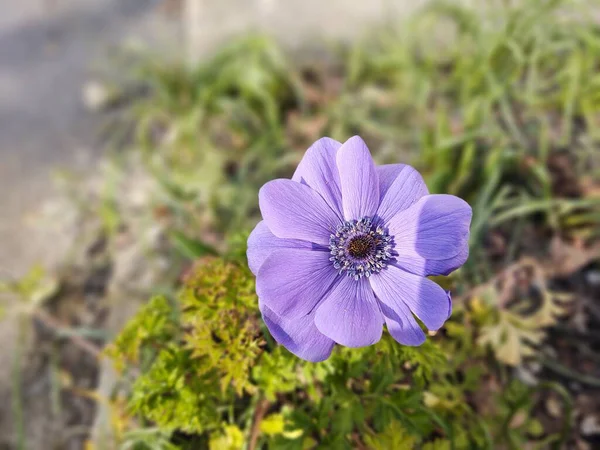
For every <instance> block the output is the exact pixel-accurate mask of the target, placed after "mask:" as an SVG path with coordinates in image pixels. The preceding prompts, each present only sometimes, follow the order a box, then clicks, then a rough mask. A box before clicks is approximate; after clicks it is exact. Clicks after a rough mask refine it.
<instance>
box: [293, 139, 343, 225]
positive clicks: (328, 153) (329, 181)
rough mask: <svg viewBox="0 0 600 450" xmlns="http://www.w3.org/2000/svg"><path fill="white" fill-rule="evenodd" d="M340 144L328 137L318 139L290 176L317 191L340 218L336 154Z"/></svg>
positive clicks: (339, 190)
mask: <svg viewBox="0 0 600 450" xmlns="http://www.w3.org/2000/svg"><path fill="white" fill-rule="evenodd" d="M341 146H342V144H341V143H339V142H338V141H335V140H333V139H331V138H328V137H324V138H321V139H319V140H318V141H317V142H315V143H314V144H313V145H311V146H310V148H309V149H308V150H307V151H306V153H305V154H304V157H303V158H302V161H300V164H299V165H298V168H297V169H296V172H295V173H294V176H293V177H292V180H293V181H296V182H298V183H303V184H306V185H307V186H310V187H311V188H312V189H313V190H315V191H316V192H318V193H319V194H320V195H321V197H323V199H324V200H325V201H326V202H327V204H328V205H329V206H330V207H331V209H333V210H334V212H335V213H336V214H337V215H338V216H339V218H340V219H341V218H342V217H343V214H342V191H341V187H340V175H339V172H338V168H337V164H336V154H337V151H338V149H339V148H340V147H341Z"/></svg>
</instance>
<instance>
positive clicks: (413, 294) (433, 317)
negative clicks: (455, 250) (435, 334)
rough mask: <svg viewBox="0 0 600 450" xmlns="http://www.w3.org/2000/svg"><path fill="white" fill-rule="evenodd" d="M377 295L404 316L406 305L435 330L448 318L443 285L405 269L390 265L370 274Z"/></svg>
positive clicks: (428, 326) (446, 296)
mask: <svg viewBox="0 0 600 450" xmlns="http://www.w3.org/2000/svg"><path fill="white" fill-rule="evenodd" d="M369 281H370V282H371V286H372V287H373V291H375V295H376V296H377V298H378V299H379V300H380V301H381V302H382V303H384V304H385V305H387V306H388V307H389V308H391V309H392V310H394V311H395V312H396V314H398V316H400V317H402V316H403V311H404V308H403V306H408V308H409V309H410V310H411V311H412V312H413V314H415V315H416V316H417V317H418V318H419V319H420V320H421V321H422V322H423V323H424V324H425V326H426V327H427V328H428V329H429V330H432V331H435V330H437V329H439V328H440V327H441V326H442V325H443V324H444V322H445V321H446V319H448V295H447V294H446V291H444V290H443V289H442V288H441V287H440V286H439V285H437V284H436V283H434V282H433V281H431V280H429V279H427V278H423V277H420V276H417V275H413V274H411V273H408V272H405V271H404V270H402V269H400V268H398V267H395V266H388V267H387V268H386V269H384V270H382V271H381V272H379V273H378V274H374V275H372V276H371V278H369Z"/></svg>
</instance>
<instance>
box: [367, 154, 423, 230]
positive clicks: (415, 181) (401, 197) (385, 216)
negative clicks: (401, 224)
mask: <svg viewBox="0 0 600 450" xmlns="http://www.w3.org/2000/svg"><path fill="white" fill-rule="evenodd" d="M390 166H392V167H390ZM384 167H385V169H384ZM377 169H378V173H379V174H380V178H379V190H380V192H382V195H381V203H380V204H379V209H378V210H377V215H378V216H379V217H380V218H381V219H382V220H383V221H384V222H387V221H388V220H390V219H391V218H392V217H394V216H395V215H396V214H397V213H399V212H400V211H403V210H405V209H407V208H409V207H410V206H412V205H413V204H414V203H415V202H416V201H417V200H419V199H420V198H421V197H423V196H424V195H427V194H429V191H428V190H427V186H426V185H425V181H423V177H422V176H421V174H420V173H419V172H417V171H416V170H415V169H413V168H412V167H411V166H407V165H406V164H391V165H389V166H381V167H378V168H377ZM381 174H383V176H381ZM394 174H395V177H394V178H393V179H391V178H392V175H394ZM390 179H391V181H390Z"/></svg>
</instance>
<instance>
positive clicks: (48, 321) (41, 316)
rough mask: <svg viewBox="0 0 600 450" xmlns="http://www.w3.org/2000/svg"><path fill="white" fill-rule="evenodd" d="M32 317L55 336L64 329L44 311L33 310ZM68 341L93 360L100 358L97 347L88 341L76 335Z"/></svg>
mask: <svg viewBox="0 0 600 450" xmlns="http://www.w3.org/2000/svg"><path fill="white" fill-rule="evenodd" d="M33 317H35V318H36V319H37V320H39V321H40V322H42V323H43V324H44V325H45V326H47V327H48V328H50V329H51V330H52V331H54V332H55V333H56V334H58V333H59V332H60V331H61V330H63V329H65V328H66V327H65V326H64V325H63V324H61V323H60V322H59V321H58V320H56V319H55V318H54V317H52V316H51V315H49V314H47V313H45V312H44V311H42V310H40V309H38V310H35V311H34V312H33ZM69 339H70V340H71V342H73V344H75V345H76V346H78V347H79V348H81V349H82V350H84V351H86V352H88V353H89V354H90V355H92V356H93V357H94V358H97V359H99V358H100V349H99V348H98V347H97V346H95V345H94V344H92V343H91V342H89V341H88V340H86V339H84V338H82V337H81V336H77V335H72V336H69Z"/></svg>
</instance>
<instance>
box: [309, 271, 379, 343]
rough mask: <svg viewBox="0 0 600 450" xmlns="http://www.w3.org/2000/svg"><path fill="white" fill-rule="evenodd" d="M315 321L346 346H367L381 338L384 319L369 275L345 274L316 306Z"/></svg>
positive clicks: (321, 329)
mask: <svg viewBox="0 0 600 450" xmlns="http://www.w3.org/2000/svg"><path fill="white" fill-rule="evenodd" d="M315 325H316V326H317V328H318V329H319V331H320V332H321V333H323V334H324V335H325V336H327V337H329V338H331V339H333V340H334V341H335V342H337V343H338V344H342V345H345V346H346V347H364V346H367V345H372V344H375V343H376V342H378V341H379V340H380V339H381V334H382V331H383V319H382V317H381V310H380V309H379V305H378V304H377V300H376V299H375V296H374V295H373V291H372V289H371V287H370V286H369V283H368V281H367V280H366V279H364V278H361V279H360V280H358V281H355V280H354V279H352V278H350V277H346V276H345V277H343V278H342V279H341V280H340V282H339V283H338V284H337V286H336V287H335V288H334V289H333V290H332V291H331V292H330V294H329V295H328V296H327V297H326V298H325V299H324V300H323V302H322V303H321V304H320V305H319V307H318V308H317V313H316V315H315Z"/></svg>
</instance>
